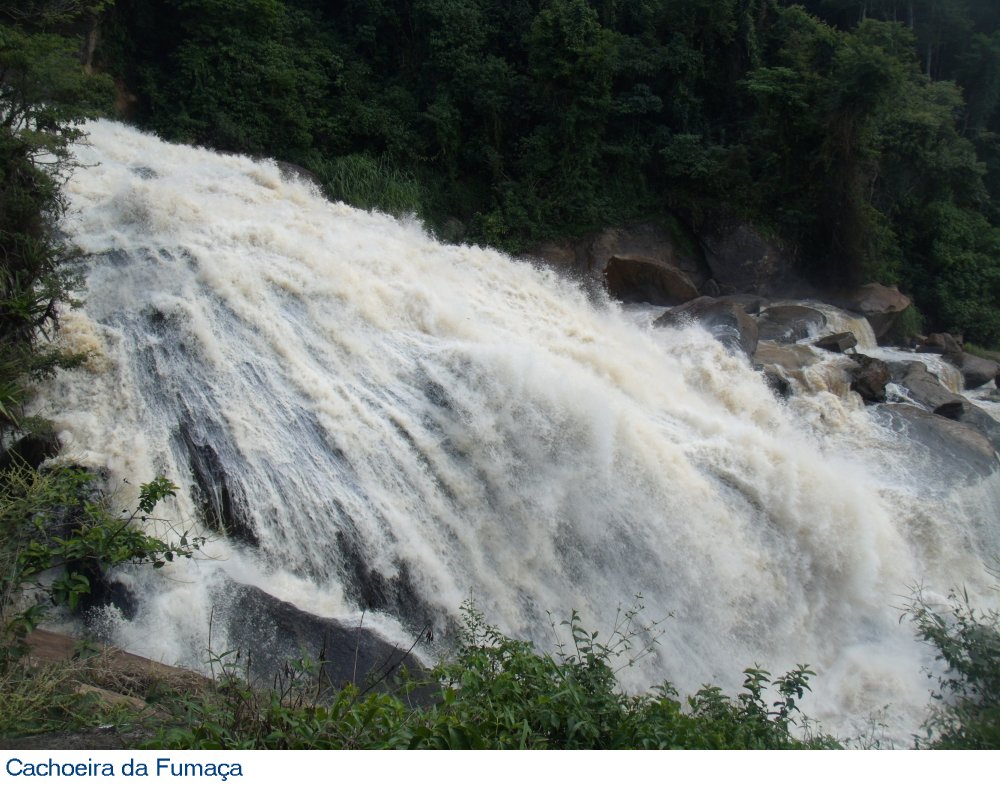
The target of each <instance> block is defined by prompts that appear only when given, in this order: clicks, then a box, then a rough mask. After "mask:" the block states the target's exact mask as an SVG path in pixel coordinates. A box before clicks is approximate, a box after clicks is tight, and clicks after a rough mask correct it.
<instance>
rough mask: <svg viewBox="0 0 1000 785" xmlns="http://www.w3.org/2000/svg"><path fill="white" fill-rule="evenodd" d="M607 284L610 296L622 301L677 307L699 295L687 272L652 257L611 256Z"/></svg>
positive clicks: (606, 274)
mask: <svg viewBox="0 0 1000 785" xmlns="http://www.w3.org/2000/svg"><path fill="white" fill-rule="evenodd" d="M604 281H605V285H606V287H607V290H608V294H610V295H611V296H612V297H614V298H615V299H618V300H621V301H623V302H638V303H643V302H644V303H652V304H653V305H678V304H680V303H684V302H687V301H688V300H693V299H694V298H695V297H697V296H698V287H697V286H695V284H694V281H692V280H691V277H690V276H689V275H688V274H687V273H685V272H684V271H683V270H681V269H679V268H677V267H676V266H674V265H673V264H671V263H670V262H667V261H664V260H662V259H655V258H653V257H649V256H612V257H611V258H610V259H609V260H608V263H607V266H606V267H605V268H604Z"/></svg>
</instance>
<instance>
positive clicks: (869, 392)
mask: <svg viewBox="0 0 1000 785" xmlns="http://www.w3.org/2000/svg"><path fill="white" fill-rule="evenodd" d="M851 359H853V360H854V362H855V366H854V368H852V369H851V371H850V374H851V389H852V390H854V392H856V393H857V394H858V395H860V396H861V398H862V400H863V401H865V403H878V402H881V401H884V400H885V386H886V385H887V384H888V383H889V381H890V380H891V379H892V374H891V373H890V372H889V366H888V364H887V363H885V362H884V361H882V360H879V359H878V358H876V357H869V356H868V355H865V354H855V355H853V356H852V358H851Z"/></svg>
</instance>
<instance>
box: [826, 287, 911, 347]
mask: <svg viewBox="0 0 1000 785" xmlns="http://www.w3.org/2000/svg"><path fill="white" fill-rule="evenodd" d="M910 304H911V303H910V298H909V297H907V296H906V295H905V294H903V293H902V292H900V291H899V289H898V288H896V287H895V286H883V285H882V284H879V283H869V284H865V285H864V286H860V287H858V288H857V289H855V290H854V291H852V292H851V293H850V294H848V296H847V297H846V298H845V299H844V300H843V301H842V305H843V306H844V307H846V308H847V309H849V310H851V311H857V312H858V313H862V314H864V316H865V318H866V319H868V322H869V323H870V324H871V326H872V330H873V331H874V333H875V338H877V339H881V338H884V337H885V336H886V335H887V334H888V333H889V331H890V330H892V326H893V325H894V324H895V322H896V319H898V318H899V315H900V314H901V313H902V312H903V311H905V310H906V309H907V308H909V307H910Z"/></svg>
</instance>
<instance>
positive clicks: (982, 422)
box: [934, 398, 1000, 450]
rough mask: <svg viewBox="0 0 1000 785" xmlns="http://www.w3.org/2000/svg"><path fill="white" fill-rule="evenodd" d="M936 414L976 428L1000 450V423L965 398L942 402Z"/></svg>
mask: <svg viewBox="0 0 1000 785" xmlns="http://www.w3.org/2000/svg"><path fill="white" fill-rule="evenodd" d="M934 414H936V415H938V416H939V417H946V418H948V419H949V420H954V421H955V422H960V423H964V424H965V425H968V426H969V427H971V428H975V429H976V430H977V431H979V432H980V433H981V434H983V436H985V437H986V438H987V439H989V440H990V443H991V444H992V445H993V449H995V450H1000V423H998V422H997V421H996V420H994V419H993V418H992V417H990V415H989V413H988V412H985V411H984V410H982V409H980V408H979V407H978V406H976V405H975V404H974V403H972V402H970V401H968V400H966V399H965V398H959V399H958V400H955V401H949V402H947V403H943V404H941V405H940V406H938V407H937V408H936V409H935V410H934Z"/></svg>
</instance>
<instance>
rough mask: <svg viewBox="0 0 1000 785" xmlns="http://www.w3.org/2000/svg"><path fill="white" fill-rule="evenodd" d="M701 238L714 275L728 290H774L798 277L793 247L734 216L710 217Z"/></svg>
mask: <svg viewBox="0 0 1000 785" xmlns="http://www.w3.org/2000/svg"><path fill="white" fill-rule="evenodd" d="M701 241H702V247H703V248H704V250H705V262H706V263H707V264H708V267H709V269H710V270H711V275H712V278H714V279H715V280H716V282H718V284H719V287H720V289H721V291H723V292H724V293H727V294H738V293H744V292H754V293H762V294H770V293H773V292H776V291H781V290H784V289H785V288H786V287H787V286H788V285H789V281H790V279H792V278H794V277H795V272H794V271H795V264H796V258H795V253H794V251H793V249H791V248H790V247H788V246H786V245H784V244H783V243H781V242H780V241H778V240H774V239H769V238H766V237H764V236H763V235H762V234H760V233H759V232H758V231H756V230H755V229H754V228H753V227H752V226H750V225H748V224H746V223H743V222H741V221H739V220H736V219H733V218H732V217H728V216H716V217H713V218H711V219H709V220H708V221H707V222H706V226H705V227H703V231H702V235H701Z"/></svg>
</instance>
